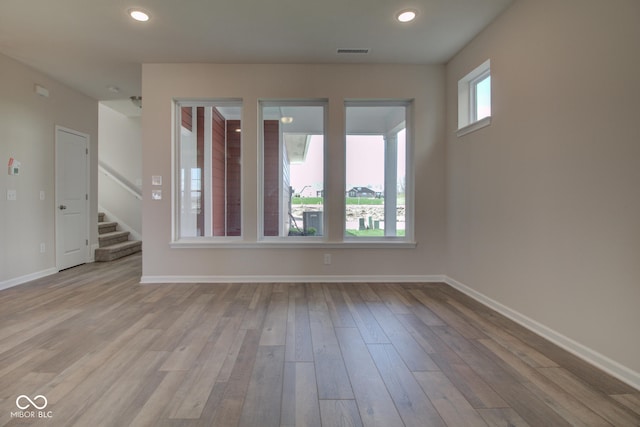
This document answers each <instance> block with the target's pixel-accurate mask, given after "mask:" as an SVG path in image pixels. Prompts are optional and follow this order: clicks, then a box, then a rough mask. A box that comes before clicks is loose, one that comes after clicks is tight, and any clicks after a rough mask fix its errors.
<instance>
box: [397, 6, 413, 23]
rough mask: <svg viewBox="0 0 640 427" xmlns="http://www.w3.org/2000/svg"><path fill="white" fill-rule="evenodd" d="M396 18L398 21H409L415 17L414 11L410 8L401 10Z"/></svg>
mask: <svg viewBox="0 0 640 427" xmlns="http://www.w3.org/2000/svg"><path fill="white" fill-rule="evenodd" d="M396 19H397V20H398V21H400V22H411V21H413V20H414V19H416V11H415V10H411V9H408V10H403V11H401V12H398V14H397V15H396Z"/></svg>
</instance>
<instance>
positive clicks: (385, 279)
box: [140, 275, 446, 284]
mask: <svg viewBox="0 0 640 427" xmlns="http://www.w3.org/2000/svg"><path fill="white" fill-rule="evenodd" d="M445 278H446V276H443V275H427V276H421V275H404V276H381V275H376V276H356V275H347V276H337V275H326V276H325V275H312V276H235V275H234V276H142V277H141V278H140V283H155V284H159V283H299V282H301V283H360V282H369V283H371V282H375V283H433V282H441V283H444V280H445Z"/></svg>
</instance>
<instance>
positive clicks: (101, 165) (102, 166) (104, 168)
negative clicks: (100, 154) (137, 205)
mask: <svg viewBox="0 0 640 427" xmlns="http://www.w3.org/2000/svg"><path fill="white" fill-rule="evenodd" d="M98 169H99V170H100V172H102V173H103V174H105V175H106V176H108V177H109V178H111V179H112V180H114V181H115V182H116V183H118V184H119V185H120V186H121V187H122V188H124V189H125V190H127V191H128V192H129V193H131V194H133V196H134V197H135V198H136V199H138V200H142V190H140V188H138V187H137V186H135V185H134V184H133V183H132V182H131V181H129V180H128V179H127V178H125V177H124V176H122V175H121V174H120V173H118V172H117V171H116V170H115V169H113V168H112V167H111V166H109V165H107V164H106V163H105V162H103V161H101V160H100V161H98Z"/></svg>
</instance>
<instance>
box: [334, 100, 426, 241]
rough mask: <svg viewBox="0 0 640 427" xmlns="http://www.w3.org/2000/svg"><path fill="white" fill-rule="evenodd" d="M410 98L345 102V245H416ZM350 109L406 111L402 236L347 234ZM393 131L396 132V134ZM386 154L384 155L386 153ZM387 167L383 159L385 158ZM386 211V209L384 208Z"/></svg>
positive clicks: (411, 102) (411, 103)
mask: <svg viewBox="0 0 640 427" xmlns="http://www.w3.org/2000/svg"><path fill="white" fill-rule="evenodd" d="M413 103H414V100H413V99H384V100H378V99H372V100H363V99H348V100H345V102H344V107H343V108H344V109H343V114H344V123H345V128H344V136H343V138H344V147H343V148H344V150H343V153H344V154H343V160H344V179H345V181H344V182H343V184H342V188H343V197H342V200H343V206H342V212H343V215H344V217H343V220H342V236H343V237H342V239H343V242H344V243H345V244H365V245H367V244H369V245H371V246H372V247H373V246H378V245H380V246H382V245H384V244H402V245H404V244H409V245H415V240H414V230H415V218H414V203H415V200H414V197H415V195H414V186H415V175H414V165H413V158H414V156H413V151H414V145H415V138H414V133H413ZM349 107H404V109H405V122H404V124H405V125H404V129H405V235H404V236H397V235H396V236H348V235H347V234H346V192H347V191H348V190H349V189H347V182H346V175H347V174H346V171H347V136H348V133H347V110H348V108H349ZM394 130H397V132H400V130H401V129H394ZM397 132H396V133H397ZM385 155H386V152H385ZM385 165H386V158H385ZM386 180H387V177H386V168H385V181H386ZM383 206H385V210H386V205H383Z"/></svg>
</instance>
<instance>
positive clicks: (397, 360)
mask: <svg viewBox="0 0 640 427" xmlns="http://www.w3.org/2000/svg"><path fill="white" fill-rule="evenodd" d="M367 347H368V349H369V353H371V356H372V357H373V361H374V362H375V364H376V366H377V368H378V371H379V372H380V375H381V376H382V380H383V381H384V383H385V385H386V386H387V390H389V393H390V394H391V398H392V399H393V402H394V403H395V405H396V408H397V409H398V412H399V413H400V417H401V418H402V421H403V422H404V424H405V426H407V427H422V426H425V425H428V426H434V427H436V426H444V425H445V424H444V421H443V420H442V418H441V417H440V415H439V414H438V411H436V409H435V408H434V407H433V405H432V404H431V402H430V401H429V398H427V396H426V395H425V394H424V392H423V391H422V389H421V388H420V385H418V382H417V381H416V379H415V377H414V376H413V375H412V374H411V372H410V371H409V369H408V368H407V366H406V365H405V364H404V362H403V360H402V358H401V357H400V355H399V354H398V352H397V351H396V349H395V348H394V346H393V345H391V344H369V345H368V346H367Z"/></svg>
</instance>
